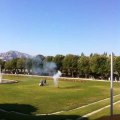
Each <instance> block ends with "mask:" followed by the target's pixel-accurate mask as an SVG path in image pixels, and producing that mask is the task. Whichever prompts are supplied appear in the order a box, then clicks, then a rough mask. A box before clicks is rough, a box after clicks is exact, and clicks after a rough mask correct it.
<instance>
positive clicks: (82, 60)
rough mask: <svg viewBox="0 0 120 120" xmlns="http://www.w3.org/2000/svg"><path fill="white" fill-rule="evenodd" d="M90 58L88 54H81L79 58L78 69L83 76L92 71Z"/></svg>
mask: <svg viewBox="0 0 120 120" xmlns="http://www.w3.org/2000/svg"><path fill="white" fill-rule="evenodd" d="M89 62H90V60H89V57H87V56H80V57H79V59H78V69H79V72H80V74H81V75H82V76H85V77H88V76H89V73H90V64H89Z"/></svg>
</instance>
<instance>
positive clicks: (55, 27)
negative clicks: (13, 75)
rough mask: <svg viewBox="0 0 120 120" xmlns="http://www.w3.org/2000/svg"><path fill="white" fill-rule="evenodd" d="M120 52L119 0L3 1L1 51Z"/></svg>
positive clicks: (0, 27) (45, 52) (33, 53)
mask: <svg viewBox="0 0 120 120" xmlns="http://www.w3.org/2000/svg"><path fill="white" fill-rule="evenodd" d="M9 50H17V51H20V52H24V53H28V54H31V55H36V54H43V55H56V54H64V55H66V54H69V53H71V54H77V55H80V54H81V52H83V53H85V54H86V55H89V54H90V53H100V54H101V53H103V52H108V53H111V52H112V51H113V52H114V53H115V54H117V55H120V0H0V52H6V51H9Z"/></svg>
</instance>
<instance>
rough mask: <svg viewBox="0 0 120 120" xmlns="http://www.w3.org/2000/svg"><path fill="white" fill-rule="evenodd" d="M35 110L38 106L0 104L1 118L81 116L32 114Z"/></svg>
mask: <svg viewBox="0 0 120 120" xmlns="http://www.w3.org/2000/svg"><path fill="white" fill-rule="evenodd" d="M13 111H15V112H13ZM35 111H37V108H35V107H33V106H31V105H26V104H0V120H76V119H77V118H80V117H81V116H78V115H40V116H35V115H32V113H33V112H35ZM21 113H23V114H21ZM81 118H82V117H81ZM82 120H88V118H82Z"/></svg>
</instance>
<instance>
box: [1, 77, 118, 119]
mask: <svg viewBox="0 0 120 120" xmlns="http://www.w3.org/2000/svg"><path fill="white" fill-rule="evenodd" d="M3 78H4V79H14V80H18V81H19V82H18V83H16V84H1V85H0V91H1V97H0V108H2V109H5V110H7V111H17V112H21V113H25V114H28V115H31V116H22V115H16V114H15V113H7V115H6V113H4V112H2V111H1V112H0V114H1V115H2V117H3V118H4V117H8V116H9V118H6V119H10V118H11V117H12V118H11V120H13V118H14V119H15V118H17V119H18V116H19V119H21V120H24V119H26V120H27V119H28V120H30V119H31V120H34V119H36V120H37V119H39V120H40V119H42V120H44V119H45V120H63V119H66V118H71V119H74V118H78V117H80V116H81V115H84V114H86V113H88V112H92V111H93V110H95V109H98V108H100V107H102V106H105V105H108V104H109V100H108V101H105V102H104V103H99V104H97V105H94V106H90V107H88V108H86V109H82V110H77V111H72V112H68V110H71V109H73V108H76V107H80V106H83V105H86V104H89V103H92V102H95V101H98V100H101V99H104V98H107V97H109V88H110V83H109V82H101V81H83V80H82V81H79V82H72V81H71V82H70V80H69V82H68V81H62V80H60V81H59V88H55V87H54V85H53V80H52V79H48V80H47V84H48V85H47V86H38V84H39V81H40V78H39V77H25V76H13V75H10V76H7V75H6V76H3ZM119 93H120V83H114V94H119ZM115 100H116V101H117V100H120V97H116V98H115ZM57 111H66V112H63V113H61V114H59V115H50V116H46V117H45V116H35V115H36V114H48V113H52V112H57ZM1 115H0V116H1ZM13 116H14V117H13ZM23 117H24V119H23ZM98 117H99V116H98ZM58 118H59V119H58ZM93 118H94V117H91V118H90V119H93ZM86 119H88V118H86Z"/></svg>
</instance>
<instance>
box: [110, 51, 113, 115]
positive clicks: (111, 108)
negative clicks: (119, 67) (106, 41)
mask: <svg viewBox="0 0 120 120" xmlns="http://www.w3.org/2000/svg"><path fill="white" fill-rule="evenodd" d="M110 83H111V84H110V115H111V116H113V53H111V82H110Z"/></svg>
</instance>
